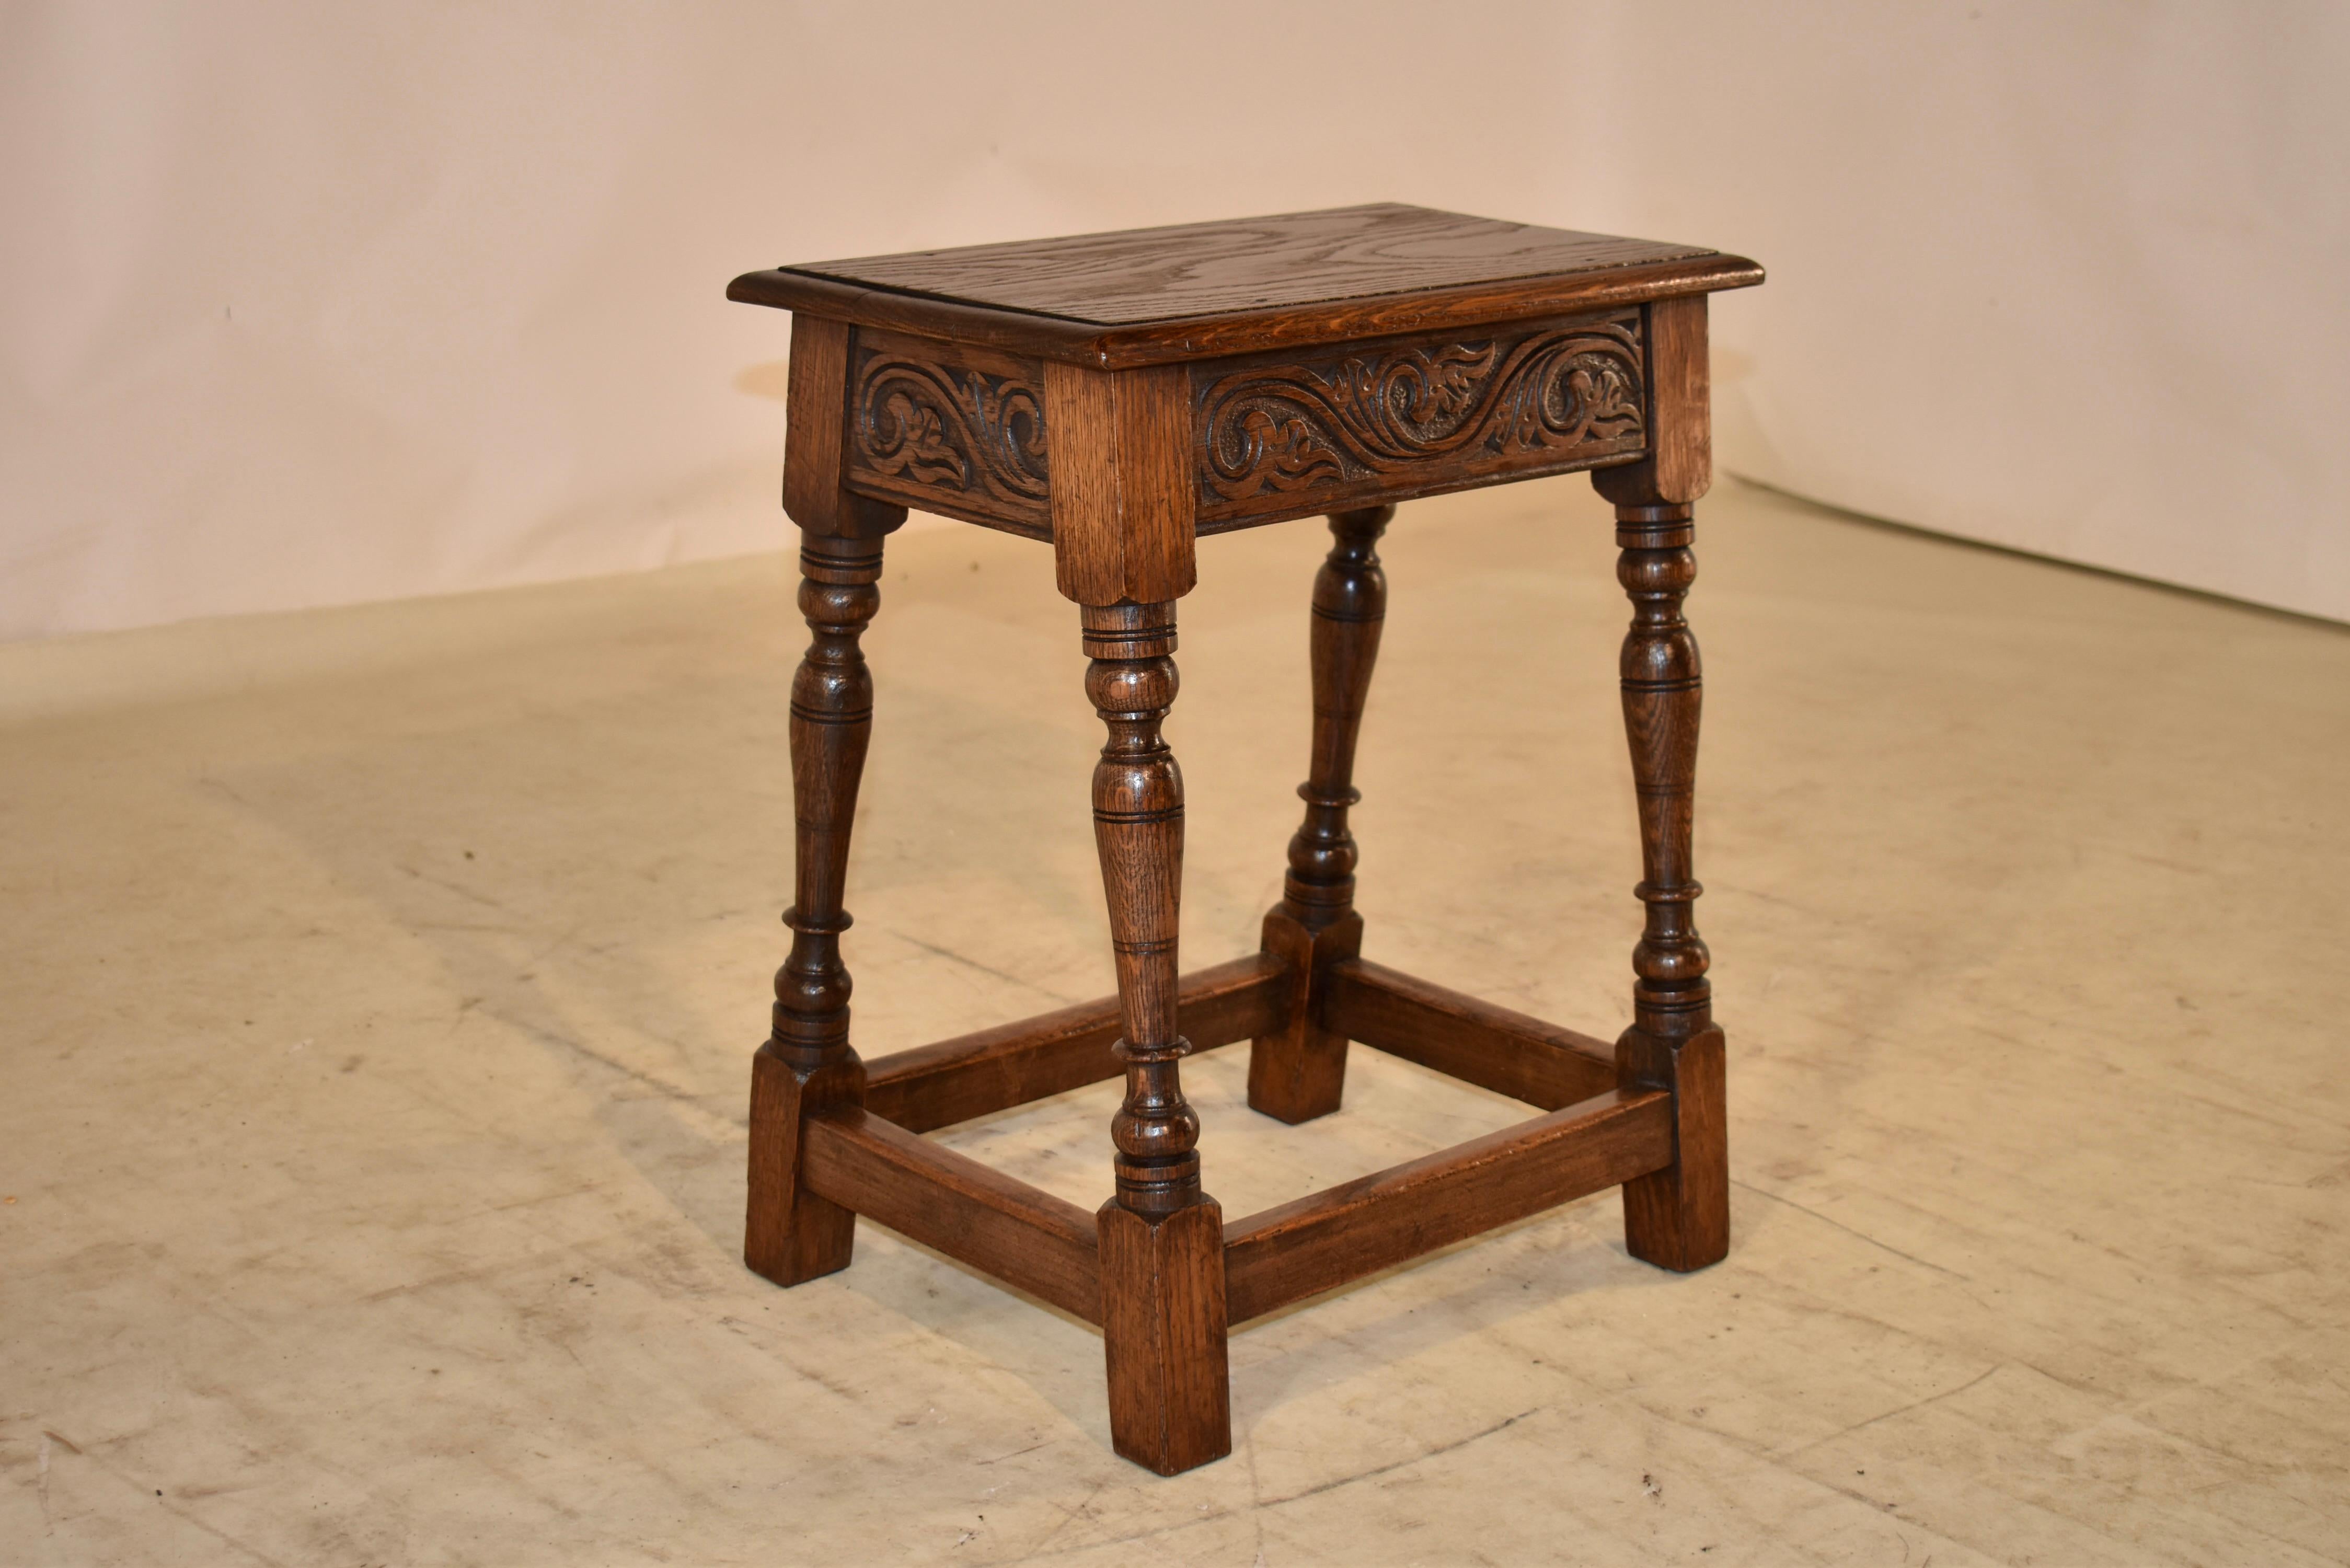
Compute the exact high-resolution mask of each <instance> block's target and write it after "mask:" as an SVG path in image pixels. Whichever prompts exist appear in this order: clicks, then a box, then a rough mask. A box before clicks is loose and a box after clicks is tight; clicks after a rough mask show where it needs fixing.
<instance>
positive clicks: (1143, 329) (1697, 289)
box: [726, 251, 1763, 370]
mask: <svg viewBox="0 0 2350 1568" xmlns="http://www.w3.org/2000/svg"><path fill="white" fill-rule="evenodd" d="M1762 281H1763V268H1762V267H1761V266H1759V265H1756V264H1755V263H1753V262H1752V261H1749V260H1748V259H1746V258H1745V257H1744V256H1735V255H1725V254H1721V253H1720V252H1713V251H1704V252H1699V253H1697V254H1690V255H1686V256H1679V257H1675V258H1672V259H1670V260H1665V261H1658V262H1646V263H1627V264H1620V265H1603V266H1597V267H1583V268H1579V269H1576V270H1574V271H1571V272H1557V273H1536V274H1532V275H1524V276H1518V277H1509V278H1501V279H1495V280H1492V281H1491V282H1483V283H1474V284H1464V285H1459V286H1450V287H1440V288H1421V289H1405V290H1399V291H1396V292H1392V293H1387V294H1368V295H1359V296H1353V297H1350V298H1345V299H1339V300H1331V301H1322V302H1316V303H1314V304H1311V305H1284V306H1267V307H1262V308H1257V309H1251V310H1238V311H1223V312H1215V313H1211V314H1206V315H1200V316H1191V317H1171V318H1169V319H1165V320H1159V321H1150V322H1140V323H1135V324H1131V325H1124V326H1104V325H1101V324H1098V323H1095V322H1087V321H1078V320H1074V319H1071V318H1070V317H1060V316H1048V315H1044V314H1041V313H1037V312H1034V311H1027V310H1021V309H1017V308H1013V307H1008V306H988V305H974V304H972V303H969V302H967V301H963V300H957V299H948V298H944V297H942V296H937V295H932V294H923V293H918V292H915V291H912V290H908V289H901V288H893V287H888V286H881V285H876V284H864V283H851V282H847V281H845V280H842V279H839V278H834V277H827V276H825V275H821V274H818V273H814V272H809V271H806V270H803V269H800V268H796V267H769V268H765V269H764V270H761V271H758V272H747V273H744V274H743V275H742V276H740V277H737V278H736V279H734V280H733V282H732V283H730V284H729V285H727V287H726V297H727V298H728V299H731V300H735V301H738V302H740V303H743V304H749V305H764V306H772V307H774V308H776V309H780V310H790V311H803V312H806V313H807V314H808V315H811V316H820V317H828V318H831V319H834V320H838V321H847V322H850V323H852V324H854V325H857V326H861V327H887V328H891V329H894V330H897V331H901V332H910V333H914V334H917V335H920V336H923V337H941V338H945V339H947V340H949V341H951V342H962V343H973V344H978V345H981V346H983V347H985V348H994V349H998V350H1001V351H1004V352H1008V353H1015V354H1028V355H1034V356H1035V357H1036V358H1044V359H1052V360H1057V361H1061V362H1063V363H1066V364H1076V365H1087V366H1092V367H1094V368H1096V369H1106V370H1119V369H1133V368H1135V367H1138V366H1144V365H1167V364H1180V363H1183V362H1185V361H1188V360H1194V359H1216V358H1224V357H1226V356H1229V355H1234V354H1249V353H1255V352H1259V351H1262V350H1265V349H1273V348H1296V347H1300V346H1303V345H1308V344H1317V343H1342V342H1351V341H1355V340H1357V339H1360V338H1369V337H1390V336H1395V335H1398V334H1402V333H1409V332H1422V331H1430V330H1436V329H1440V328H1444V327H1482V326H1488V325H1492V324H1497V323H1501V322H1506V321H1519V320H1526V319H1529V318H1533V317H1545V316H1557V315H1565V314H1568V313H1572V312H1576V311H1584V310H1594V309H1603V308H1607V307H1608V306H1620V305H1633V304H1640V303H1645V302H1647V301H1649V300H1657V299H1670V298H1675V297H1679V296H1687V295H1692V294H1712V293H1718V292H1720V291H1722V290H1725V289H1732V288H1751V287H1752V286H1755V285H1757V284H1759V283H1761V282H1762Z"/></svg>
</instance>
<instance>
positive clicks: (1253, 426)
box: [1191, 309, 1648, 534]
mask: <svg viewBox="0 0 2350 1568" xmlns="http://www.w3.org/2000/svg"><path fill="white" fill-rule="evenodd" d="M1641 324H1642V316H1641V312H1639V311H1638V310H1637V309H1634V310H1621V311H1614V312H1607V313H1602V314H1598V315H1593V316H1584V317H1570V318H1568V319H1565V320H1558V321H1546V322H1539V323H1525V324H1520V325H1518V326H1515V327H1509V328H1503V329H1492V330H1489V331H1486V332H1481V333H1479V334H1476V335H1473V336H1469V335H1460V334H1448V335H1441V336H1437V337H1410V338H1399V339H1394V340H1391V341H1388V342H1387V343H1349V344H1346V345H1343V346H1340V347H1337V348H1328V349H1323V350H1320V351H1317V352H1309V353H1304V354H1297V353H1284V354H1265V355H1255V356H1252V357H1250V358H1243V359H1237V360H1218V361H1214V362H1211V363H1208V364H1202V365H1197V366H1194V367H1193V368H1192V382H1191V385H1192V397H1193V400H1194V403H1195V413H1194V417H1193V421H1192V428H1193V430H1194V431H1195V434H1196V438H1197V441H1198V458H1197V469H1198V482H1199V503H1200V531H1201V533H1203V534H1204V533H1212V532H1216V531H1219V530H1220V529H1222V528H1231V527H1240V526H1244V525H1246V524H1253V523H1269V522H1273V521H1275V520H1277V519H1280V518H1284V517H1298V516H1304V515H1306V514H1310V513H1315V512H1333V511H1338V510H1341V509H1344V508H1346V507H1349V506H1359V505H1365V504H1371V503H1378V502H1389V501H1398V500H1401V499H1404V498H1405V497H1408V496H1412V495H1425V494H1429V493H1432V492H1436V491H1442V490H1458V489H1462V488H1465V487H1467V486H1470V485H1473V484H1482V483H1491V482H1492V481H1495V480H1501V479H1523V478H1528V477H1531V476H1533V475H1536V474H1544V473H1564V472H1569V471H1570V470H1574V469H1583V468H1593V467H1596V466H1598V465H1599V464H1601V463H1605V462H1627V461H1630V460H1631V459H1633V458H1636V457H1638V455H1639V454H1640V452H1642V451H1643V450H1644V449H1645V448H1646V445H1647V442H1648V393H1647V375H1646V368H1645V364H1644V361H1643V358H1642V351H1641V340H1642V325H1641Z"/></svg>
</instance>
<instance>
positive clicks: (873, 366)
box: [842, 327, 1053, 539]
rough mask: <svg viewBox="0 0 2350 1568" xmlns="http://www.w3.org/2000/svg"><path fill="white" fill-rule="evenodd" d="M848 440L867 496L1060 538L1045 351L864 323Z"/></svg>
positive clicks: (854, 357) (856, 484) (856, 485)
mask: <svg viewBox="0 0 2350 1568" xmlns="http://www.w3.org/2000/svg"><path fill="white" fill-rule="evenodd" d="M847 445H848V451H847V459H846V462H844V463H843V464H842V483H844V484H846V485H847V487H848V488H849V489H851V490H853V491H855V492H857V493H858V494H860V495H869V496H872V497H874V498H876V499H878V500H882V501H893V502H896V503H897V504H899V505H901V506H913V507H919V508H920V509H921V510H922V511H924V512H935V513H939V514H941V515H943V516H948V517H960V518H962V520H963V521H965V522H967V523H981V524H986V525H987V526H989V527H991V528H1002V529H1004V530H1006V531H1007V532H1010V533H1014V534H1024V535H1028V536H1029V537H1030V538H1034V539H1049V538H1051V537H1052V534H1053V526H1052V521H1051V518H1050V516H1049V514H1048V513H1047V509H1046V498H1047V496H1048V495H1049V493H1050V483H1051V475H1050V471H1049V468H1048V465H1047V456H1046V450H1045V368H1044V366H1043V364H1042V363H1040V362H1039V361H1037V360H1034V359H1022V358H1014V357H1013V356H1011V355H1008V354H999V353H996V352H995V351H993V349H988V348H979V347H977V346H975V345H972V344H967V343H942V342H939V341H937V340H935V339H933V338H928V337H905V336H902V335H900V334H899V333H895V332H883V331H880V330H878V329H876V328H874V327H859V328H858V329H857V331H856V332H855V333H854V334H853V335H852V336H851V337H850V339H849V351H848V420H847Z"/></svg>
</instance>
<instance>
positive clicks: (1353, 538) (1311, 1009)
mask: <svg viewBox="0 0 2350 1568" xmlns="http://www.w3.org/2000/svg"><path fill="white" fill-rule="evenodd" d="M1394 515H1395V508H1394V507H1392V506H1373V507H1367V508H1365V509H1364V510H1362V511H1359V512H1341V513H1337V514H1335V515H1333V516H1332V517H1331V519H1330V533H1331V535H1332V536H1333V539H1334V541H1335V542H1334V543H1333V544H1332V545H1331V546H1330V554H1329V555H1328V556H1327V557H1326V558H1325V559H1324V561H1323V563H1322V568H1321V570H1320V571H1318V572H1316V573H1315V576H1314V631H1313V644H1312V649H1313V669H1314V745H1313V752H1312V755H1311V758H1310V760H1309V762H1308V764H1307V770H1306V778H1305V783H1304V784H1300V785H1298V786H1297V793H1298V794H1299V795H1300V796H1301V797H1302V798H1303V799H1304V800H1305V823H1304V825H1303V826H1300V827H1299V828H1298V830H1297V832H1296V834H1295V836H1293V837H1292V838H1291V839H1290V841H1289V873H1288V875H1287V876H1286V877H1284V878H1283V881H1282V895H1281V902H1280V903H1279V904H1277V905H1275V906H1274V908H1273V909H1272V910H1271V911H1270V912H1268V913H1267V914H1266V916H1265V918H1264V936H1263V943H1262V946H1263V950H1265V951H1266V952H1269V953H1275V954H1278V955H1280V956H1281V957H1282V958H1284V959H1285V960H1287V961H1288V962H1289V965H1290V970H1291V973H1292V975H1293V977H1294V979H1293V981H1292V986H1293V1002H1292V1005H1291V1007H1290V1009H1289V1012H1288V1020H1289V1021H1288V1023H1287V1024H1286V1026H1285V1027H1284V1029H1283V1030H1282V1032H1281V1033H1278V1034H1264V1035H1259V1036H1258V1037H1257V1039H1256V1040H1255V1042H1254V1043H1253V1044H1251V1046H1250V1047H1249V1087H1248V1094H1249V1105H1250V1106H1252V1107H1253V1108H1254V1109H1256V1110H1259V1111H1262V1112H1263V1113H1264V1114H1265V1115H1266V1116H1274V1117H1276V1118H1278V1119H1280V1120H1282V1121H1284V1122H1291V1123H1296V1122H1304V1121H1311V1120H1312V1119H1313V1118H1314V1117H1315V1116H1326V1115H1328V1114H1329V1113H1330V1112H1332V1111H1335V1110H1336V1109H1337V1108H1338V1103H1339V1100H1340V1098H1341V1096H1343V1095H1344V1093H1345V1091H1346V1082H1347V1040H1346V1036H1344V1035H1342V1034H1337V1033H1333V1032H1332V1031H1330V1030H1328V1029H1326V1028H1325V1027H1323V1025H1322V1023H1321V1022H1320V1014H1321V1011H1322V1009H1321V1005H1320V1002H1321V997H1320V995H1319V992H1320V990H1321V984H1322V977H1323V975H1324V974H1325V972H1326V971H1327V969H1328V966H1329V965H1330V963H1331V962H1332V961H1335V960H1337V959H1342V958H1354V957H1356V956H1357V955H1358V954H1359V953H1360V952H1361V951H1362V947H1363V920H1362V917H1361V916H1360V915H1357V913H1355V836H1354V835H1353V834H1352V833H1351V832H1349V831H1348V830H1347V808H1348V807H1349V806H1351V805H1354V804H1355V802H1356V801H1357V800H1359V799H1361V798H1362V796H1361V792H1359V791H1358V790H1357V789H1356V788H1355V787H1354V777H1355V741H1356V737H1357V735H1358V734H1359V733H1360V732H1361V730H1362V726H1363V704H1364V701H1365V700H1366V699H1367V697H1368V696H1369V695H1370V689H1371V668H1372V666H1373V664H1374V663H1375V662H1376V661H1377V660H1378V652H1379V629H1380V627H1381V625H1382V624H1383V623H1384V622H1385V620H1386V618H1387V608H1388V583H1387V575H1386V574H1385V573H1384V572H1382V571H1381V570H1380V569H1379V556H1378V541H1379V535H1380V534H1381V533H1383V532H1384V531H1385V530H1386V528H1387V525H1388V519H1389V518H1391V517H1393V516H1394Z"/></svg>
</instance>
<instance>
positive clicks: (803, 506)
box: [784, 315, 906, 538]
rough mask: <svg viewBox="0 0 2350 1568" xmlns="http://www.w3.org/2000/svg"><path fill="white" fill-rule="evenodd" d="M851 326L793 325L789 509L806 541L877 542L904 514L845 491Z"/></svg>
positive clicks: (817, 321)
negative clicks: (831, 538)
mask: <svg viewBox="0 0 2350 1568" xmlns="http://www.w3.org/2000/svg"><path fill="white" fill-rule="evenodd" d="M847 375H848V327H847V326H846V325H845V324H844V323H842V322H838V321H831V320H827V319H825V318H824V317H820V316H807V315H803V316H799V317H795V318H794V319H793V322H792V375H791V383H790V386H789V388H788V389H786V390H785V394H784V398H785V421H786V422H785V426H784V511H785V514H786V515H788V516H789V517H790V518H791V520H792V521H793V522H795V523H796V524H799V525H800V529H801V531H802V533H803V534H805V535H806V536H808V537H811V538H814V537H817V536H824V535H831V536H838V537H843V538H873V537H879V535H883V534H887V533H889V531H890V530H891V529H893V528H895V527H897V526H898V525H899V524H900V523H903V522H904V521H905V520H906V509H905V508H904V507H903V506H900V505H893V504H890V503H889V502H888V501H886V500H882V501H876V500H871V499H868V498H867V497H865V496H863V495H858V494H855V493H851V492H850V491H848V490H847V489H846V488H844V485H843V461H844V455H845V452H846V450H847V426H846V421H847V398H848V394H847Z"/></svg>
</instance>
